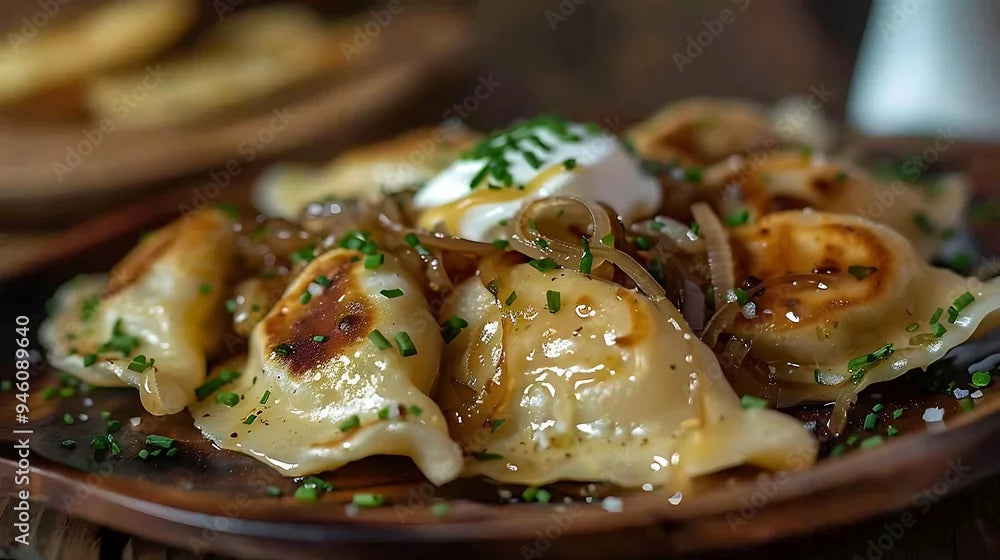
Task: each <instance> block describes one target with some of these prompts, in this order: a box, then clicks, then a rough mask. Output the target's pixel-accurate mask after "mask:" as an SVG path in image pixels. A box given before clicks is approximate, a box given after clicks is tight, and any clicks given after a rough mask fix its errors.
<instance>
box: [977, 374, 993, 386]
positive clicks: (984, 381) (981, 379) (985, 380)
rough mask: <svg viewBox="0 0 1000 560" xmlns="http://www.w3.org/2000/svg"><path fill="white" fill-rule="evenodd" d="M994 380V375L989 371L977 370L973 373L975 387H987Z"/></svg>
mask: <svg viewBox="0 0 1000 560" xmlns="http://www.w3.org/2000/svg"><path fill="white" fill-rule="evenodd" d="M992 380H993V379H992V376H991V375H990V372H988V371H977V372H973V374H972V385H973V386H974V387H979V388H982V387H986V386H987V385H989V384H990V381H992Z"/></svg>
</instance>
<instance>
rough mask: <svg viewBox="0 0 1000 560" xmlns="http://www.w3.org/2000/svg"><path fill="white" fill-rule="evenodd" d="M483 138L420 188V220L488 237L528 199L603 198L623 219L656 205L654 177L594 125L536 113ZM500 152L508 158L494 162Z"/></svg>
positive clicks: (422, 223) (430, 225)
mask: <svg viewBox="0 0 1000 560" xmlns="http://www.w3.org/2000/svg"><path fill="white" fill-rule="evenodd" d="M483 142H484V144H481V145H480V146H477V147H476V148H474V149H473V150H472V153H473V154H474V156H473V157H464V158H462V159H459V160H457V161H455V162H454V163H452V164H451V165H450V166H448V167H447V168H445V169H444V170H443V171H442V172H441V173H439V174H438V175H437V176H435V177H434V178H433V179H431V180H430V181H428V182H427V184H426V185H425V186H424V187H423V188H422V189H421V190H420V191H419V192H418V193H417V195H416V197H415V199H414V203H415V205H416V207H417V209H419V210H421V211H422V213H421V215H420V218H419V220H418V221H419V225H420V226H421V227H423V228H426V229H438V230H440V231H444V232H446V233H449V234H451V235H457V236H459V237H464V238H466V239H472V240H474V241H485V242H489V241H493V240H494V239H498V238H503V237H505V234H504V232H505V227H504V226H503V225H501V223H502V222H503V223H505V221H506V220H508V219H510V218H511V217H513V216H514V214H515V212H517V210H518V208H520V206H521V205H522V204H524V203H525V201H528V200H532V199H537V198H544V197H549V196H575V197H579V198H583V199H587V200H593V201H599V202H604V203H606V204H608V205H610V206H611V207H612V208H614V209H615V210H616V211H618V212H619V213H620V214H621V215H622V217H623V218H624V219H625V220H626V221H633V220H636V219H637V218H642V217H645V216H648V215H652V214H653V213H654V212H655V211H656V208H658V207H659V204H660V196H661V195H660V186H659V184H658V183H657V182H656V180H655V179H653V178H652V177H649V176H647V175H646V174H645V173H643V171H642V170H641V169H640V165H639V161H638V160H637V159H636V158H635V157H633V156H632V155H631V154H630V153H629V152H627V151H626V150H625V149H624V148H623V147H622V145H621V143H620V141H619V140H618V139H617V138H616V137H614V136H613V135H611V134H608V133H607V132H604V131H602V130H600V129H599V128H597V127H594V126H592V125H582V124H578V123H570V122H566V121H563V120H562V119H559V118H558V117H537V118H535V119H532V120H531V121H528V122H525V123H521V124H518V125H515V126H513V127H511V128H510V129H507V130H505V131H502V132H499V133H496V134H493V135H491V136H490V137H489V138H488V139H487V140H484V141H483ZM479 156H482V157H479ZM500 158H502V161H505V162H506V164H501V165H500V166H499V167H495V164H496V162H497V161H498V160H499V159H500ZM491 162H493V163H494V167H489V166H490V164H491ZM484 168H486V169H487V170H486V171H485V172H484ZM502 170H505V171H506V173H504V172H503V171H502ZM508 174H509V175H508Z"/></svg>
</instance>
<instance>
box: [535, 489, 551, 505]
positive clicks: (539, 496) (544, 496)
mask: <svg viewBox="0 0 1000 560" xmlns="http://www.w3.org/2000/svg"><path fill="white" fill-rule="evenodd" d="M551 500H552V493H551V492H549V491H548V490H546V489H544V488H539V489H538V492H535V501H536V502H538V503H540V504H547V503H549V501H551Z"/></svg>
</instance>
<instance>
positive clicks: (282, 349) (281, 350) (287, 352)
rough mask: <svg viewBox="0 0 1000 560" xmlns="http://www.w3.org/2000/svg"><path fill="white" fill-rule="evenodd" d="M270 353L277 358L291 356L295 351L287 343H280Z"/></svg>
mask: <svg viewBox="0 0 1000 560" xmlns="http://www.w3.org/2000/svg"><path fill="white" fill-rule="evenodd" d="M271 351H272V352H274V353H275V354H277V355H279V356H291V355H292V354H293V353H295V349H293V348H292V345H291V344H288V343H287V342H282V343H281V344H279V345H277V346H275V347H274V349H273V350H271Z"/></svg>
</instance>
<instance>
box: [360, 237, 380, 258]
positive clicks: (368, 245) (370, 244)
mask: <svg viewBox="0 0 1000 560" xmlns="http://www.w3.org/2000/svg"><path fill="white" fill-rule="evenodd" d="M361 252H362V253H364V254H366V255H377V254H378V245H376V244H375V242H374V241H372V240H371V239H369V240H367V241H365V243H364V245H362V246H361Z"/></svg>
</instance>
